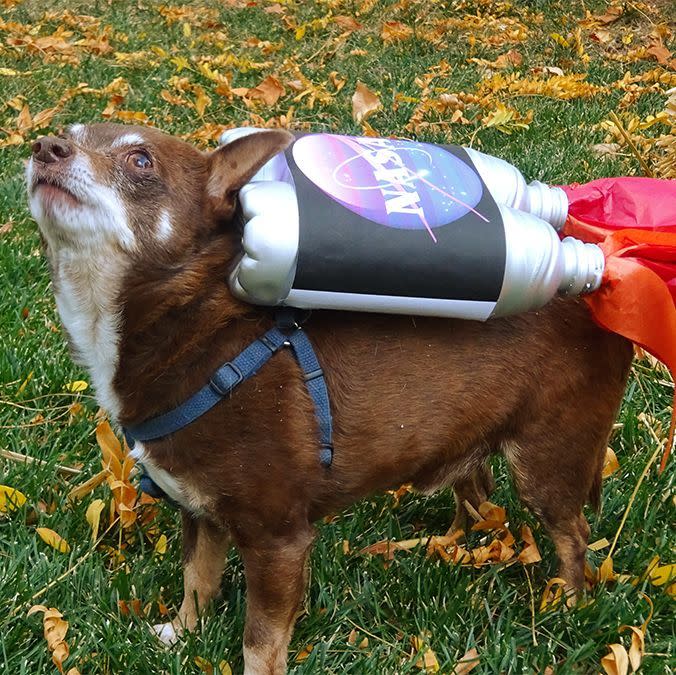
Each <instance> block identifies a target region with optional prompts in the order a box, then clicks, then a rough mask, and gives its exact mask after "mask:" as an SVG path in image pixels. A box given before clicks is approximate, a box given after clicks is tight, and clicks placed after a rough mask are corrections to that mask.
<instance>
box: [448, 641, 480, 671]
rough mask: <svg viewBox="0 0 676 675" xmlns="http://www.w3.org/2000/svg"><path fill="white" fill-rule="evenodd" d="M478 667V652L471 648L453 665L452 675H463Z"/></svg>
mask: <svg viewBox="0 0 676 675" xmlns="http://www.w3.org/2000/svg"><path fill="white" fill-rule="evenodd" d="M478 665H479V652H478V651H477V650H476V649H475V648H474V647H472V649H470V650H469V651H467V652H466V653H465V655H464V656H463V657H462V658H461V659H460V660H459V661H458V662H457V663H456V664H455V668H453V670H452V671H451V672H452V675H465V673H469V672H470V671H471V670H473V669H474V668H476V667H477V666H478Z"/></svg>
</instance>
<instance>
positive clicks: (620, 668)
mask: <svg viewBox="0 0 676 675" xmlns="http://www.w3.org/2000/svg"><path fill="white" fill-rule="evenodd" d="M608 647H609V648H610V654H606V656H604V657H603V658H602V659H601V666H602V668H603V670H605V671H606V673H607V675H627V673H628V672H629V656H628V654H627V650H626V649H625V648H624V647H623V646H622V645H620V644H612V645H608Z"/></svg>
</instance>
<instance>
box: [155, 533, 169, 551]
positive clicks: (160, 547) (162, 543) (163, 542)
mask: <svg viewBox="0 0 676 675" xmlns="http://www.w3.org/2000/svg"><path fill="white" fill-rule="evenodd" d="M166 552H167V535H166V534H161V535H160V536H159V537H158V539H157V541H156V542H155V553H157V555H159V556H163V555H164V554H165V553H166Z"/></svg>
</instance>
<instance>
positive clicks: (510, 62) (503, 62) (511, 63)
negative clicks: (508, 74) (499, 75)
mask: <svg viewBox="0 0 676 675" xmlns="http://www.w3.org/2000/svg"><path fill="white" fill-rule="evenodd" d="M522 63H523V56H521V52H519V51H517V50H516V49H510V50H509V51H508V52H505V53H504V54H500V56H498V58H497V59H495V61H494V62H493V65H494V66H495V67H496V68H501V69H502V68H510V67H515V68H516V67H518V66H520V65H521V64H522Z"/></svg>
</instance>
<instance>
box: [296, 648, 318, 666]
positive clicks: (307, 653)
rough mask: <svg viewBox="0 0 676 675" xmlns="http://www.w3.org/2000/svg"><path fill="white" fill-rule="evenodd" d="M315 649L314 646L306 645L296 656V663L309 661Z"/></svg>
mask: <svg viewBox="0 0 676 675" xmlns="http://www.w3.org/2000/svg"><path fill="white" fill-rule="evenodd" d="M313 649H314V645H306V646H305V647H303V649H301V651H299V652H298V654H297V655H296V663H301V662H303V661H305V659H307V657H308V656H310V654H312V650H313Z"/></svg>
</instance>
